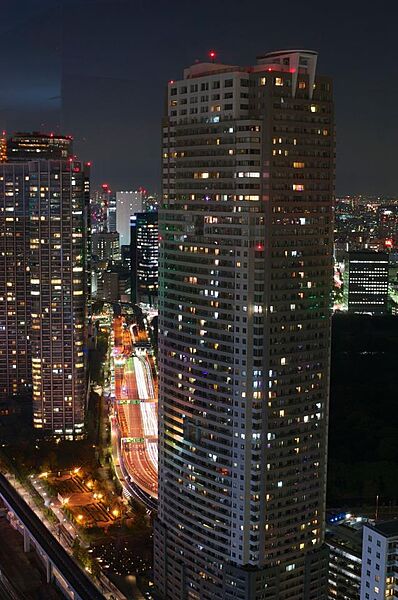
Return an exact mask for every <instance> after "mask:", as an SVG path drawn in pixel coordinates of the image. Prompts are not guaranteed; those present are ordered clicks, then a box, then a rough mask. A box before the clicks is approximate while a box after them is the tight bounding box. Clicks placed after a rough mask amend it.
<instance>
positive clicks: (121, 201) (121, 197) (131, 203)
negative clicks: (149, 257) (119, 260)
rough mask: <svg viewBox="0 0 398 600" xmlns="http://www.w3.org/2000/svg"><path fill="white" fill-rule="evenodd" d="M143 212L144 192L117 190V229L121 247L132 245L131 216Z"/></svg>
mask: <svg viewBox="0 0 398 600" xmlns="http://www.w3.org/2000/svg"><path fill="white" fill-rule="evenodd" d="M137 212H142V192H116V231H117V232H118V233H119V236H120V248H122V246H129V245H130V217H132V216H133V215H134V214H135V213H137Z"/></svg>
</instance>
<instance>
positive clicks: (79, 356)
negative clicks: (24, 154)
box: [28, 160, 90, 439]
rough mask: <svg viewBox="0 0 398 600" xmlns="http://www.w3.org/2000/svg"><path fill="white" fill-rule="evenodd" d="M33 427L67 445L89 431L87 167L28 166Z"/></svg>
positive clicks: (64, 164) (60, 164) (61, 163)
mask: <svg viewBox="0 0 398 600" xmlns="http://www.w3.org/2000/svg"><path fill="white" fill-rule="evenodd" d="M28 168H29V195H30V201H29V202H30V206H29V212H30V295H31V336H30V342H31V352H32V383H33V424H34V427H35V428H36V429H41V430H43V431H44V432H45V433H49V434H55V435H59V436H60V437H65V438H67V439H72V438H76V437H80V436H82V434H83V428H84V413H85V398H86V368H85V367H86V364H85V362H86V361H85V354H84V335H85V319H86V302H87V297H88V296H89V290H88V288H87V283H86V282H87V280H88V276H87V260H88V256H87V247H88V240H87V235H88V231H89V220H88V219H89V201H90V200H89V199H90V196H89V193H90V190H89V177H88V168H87V167H85V166H83V164H82V163H81V162H79V161H53V160H50V161H36V162H30V163H29V164H28Z"/></svg>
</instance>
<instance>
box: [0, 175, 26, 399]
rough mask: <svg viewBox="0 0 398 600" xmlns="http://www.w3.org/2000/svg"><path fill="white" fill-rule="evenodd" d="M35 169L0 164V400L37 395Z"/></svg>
mask: <svg viewBox="0 0 398 600" xmlns="http://www.w3.org/2000/svg"><path fill="white" fill-rule="evenodd" d="M28 180H29V169H28V166H27V165H25V164H18V165H10V164H6V163H5V164H2V165H0V404H2V405H3V406H8V407H9V406H11V404H12V403H13V401H14V399H15V398H17V397H21V396H25V395H29V394H30V393H31V384H32V374H31V356H30V339H29V338H30V293H29V285H30V274H29V186H28V184H27V181H28Z"/></svg>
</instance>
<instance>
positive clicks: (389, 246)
mask: <svg viewBox="0 0 398 600" xmlns="http://www.w3.org/2000/svg"><path fill="white" fill-rule="evenodd" d="M384 245H385V247H386V248H388V249H389V250H391V248H392V247H393V241H392V239H391V238H389V239H387V240H386V241H385V242H384Z"/></svg>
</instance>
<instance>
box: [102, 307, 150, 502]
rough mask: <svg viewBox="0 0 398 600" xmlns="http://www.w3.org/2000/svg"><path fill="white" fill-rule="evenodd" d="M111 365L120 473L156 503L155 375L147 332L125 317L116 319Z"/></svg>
mask: <svg viewBox="0 0 398 600" xmlns="http://www.w3.org/2000/svg"><path fill="white" fill-rule="evenodd" d="M112 362H113V377H112V399H113V407H114V414H115V416H116V419H114V420H113V427H115V426H116V427H117V439H118V444H119V448H118V458H119V461H120V462H121V463H122V464H121V465H120V466H121V473H127V475H128V477H129V478H130V482H131V483H132V484H133V486H138V487H139V488H140V490H142V491H143V492H144V493H145V494H147V495H148V496H150V497H151V498H153V499H157V489H158V483H157V476H158V466H157V465H158V452H157V437H158V430H157V416H158V403H157V386H156V371H155V366H154V362H153V358H152V356H151V355H150V350H149V348H148V338H147V335H146V332H145V331H142V330H140V329H139V328H138V326H137V325H136V324H133V325H131V326H130V327H128V326H127V324H126V322H125V319H124V317H116V318H115V319H114V323H113V349H112ZM130 482H128V483H130Z"/></svg>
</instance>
